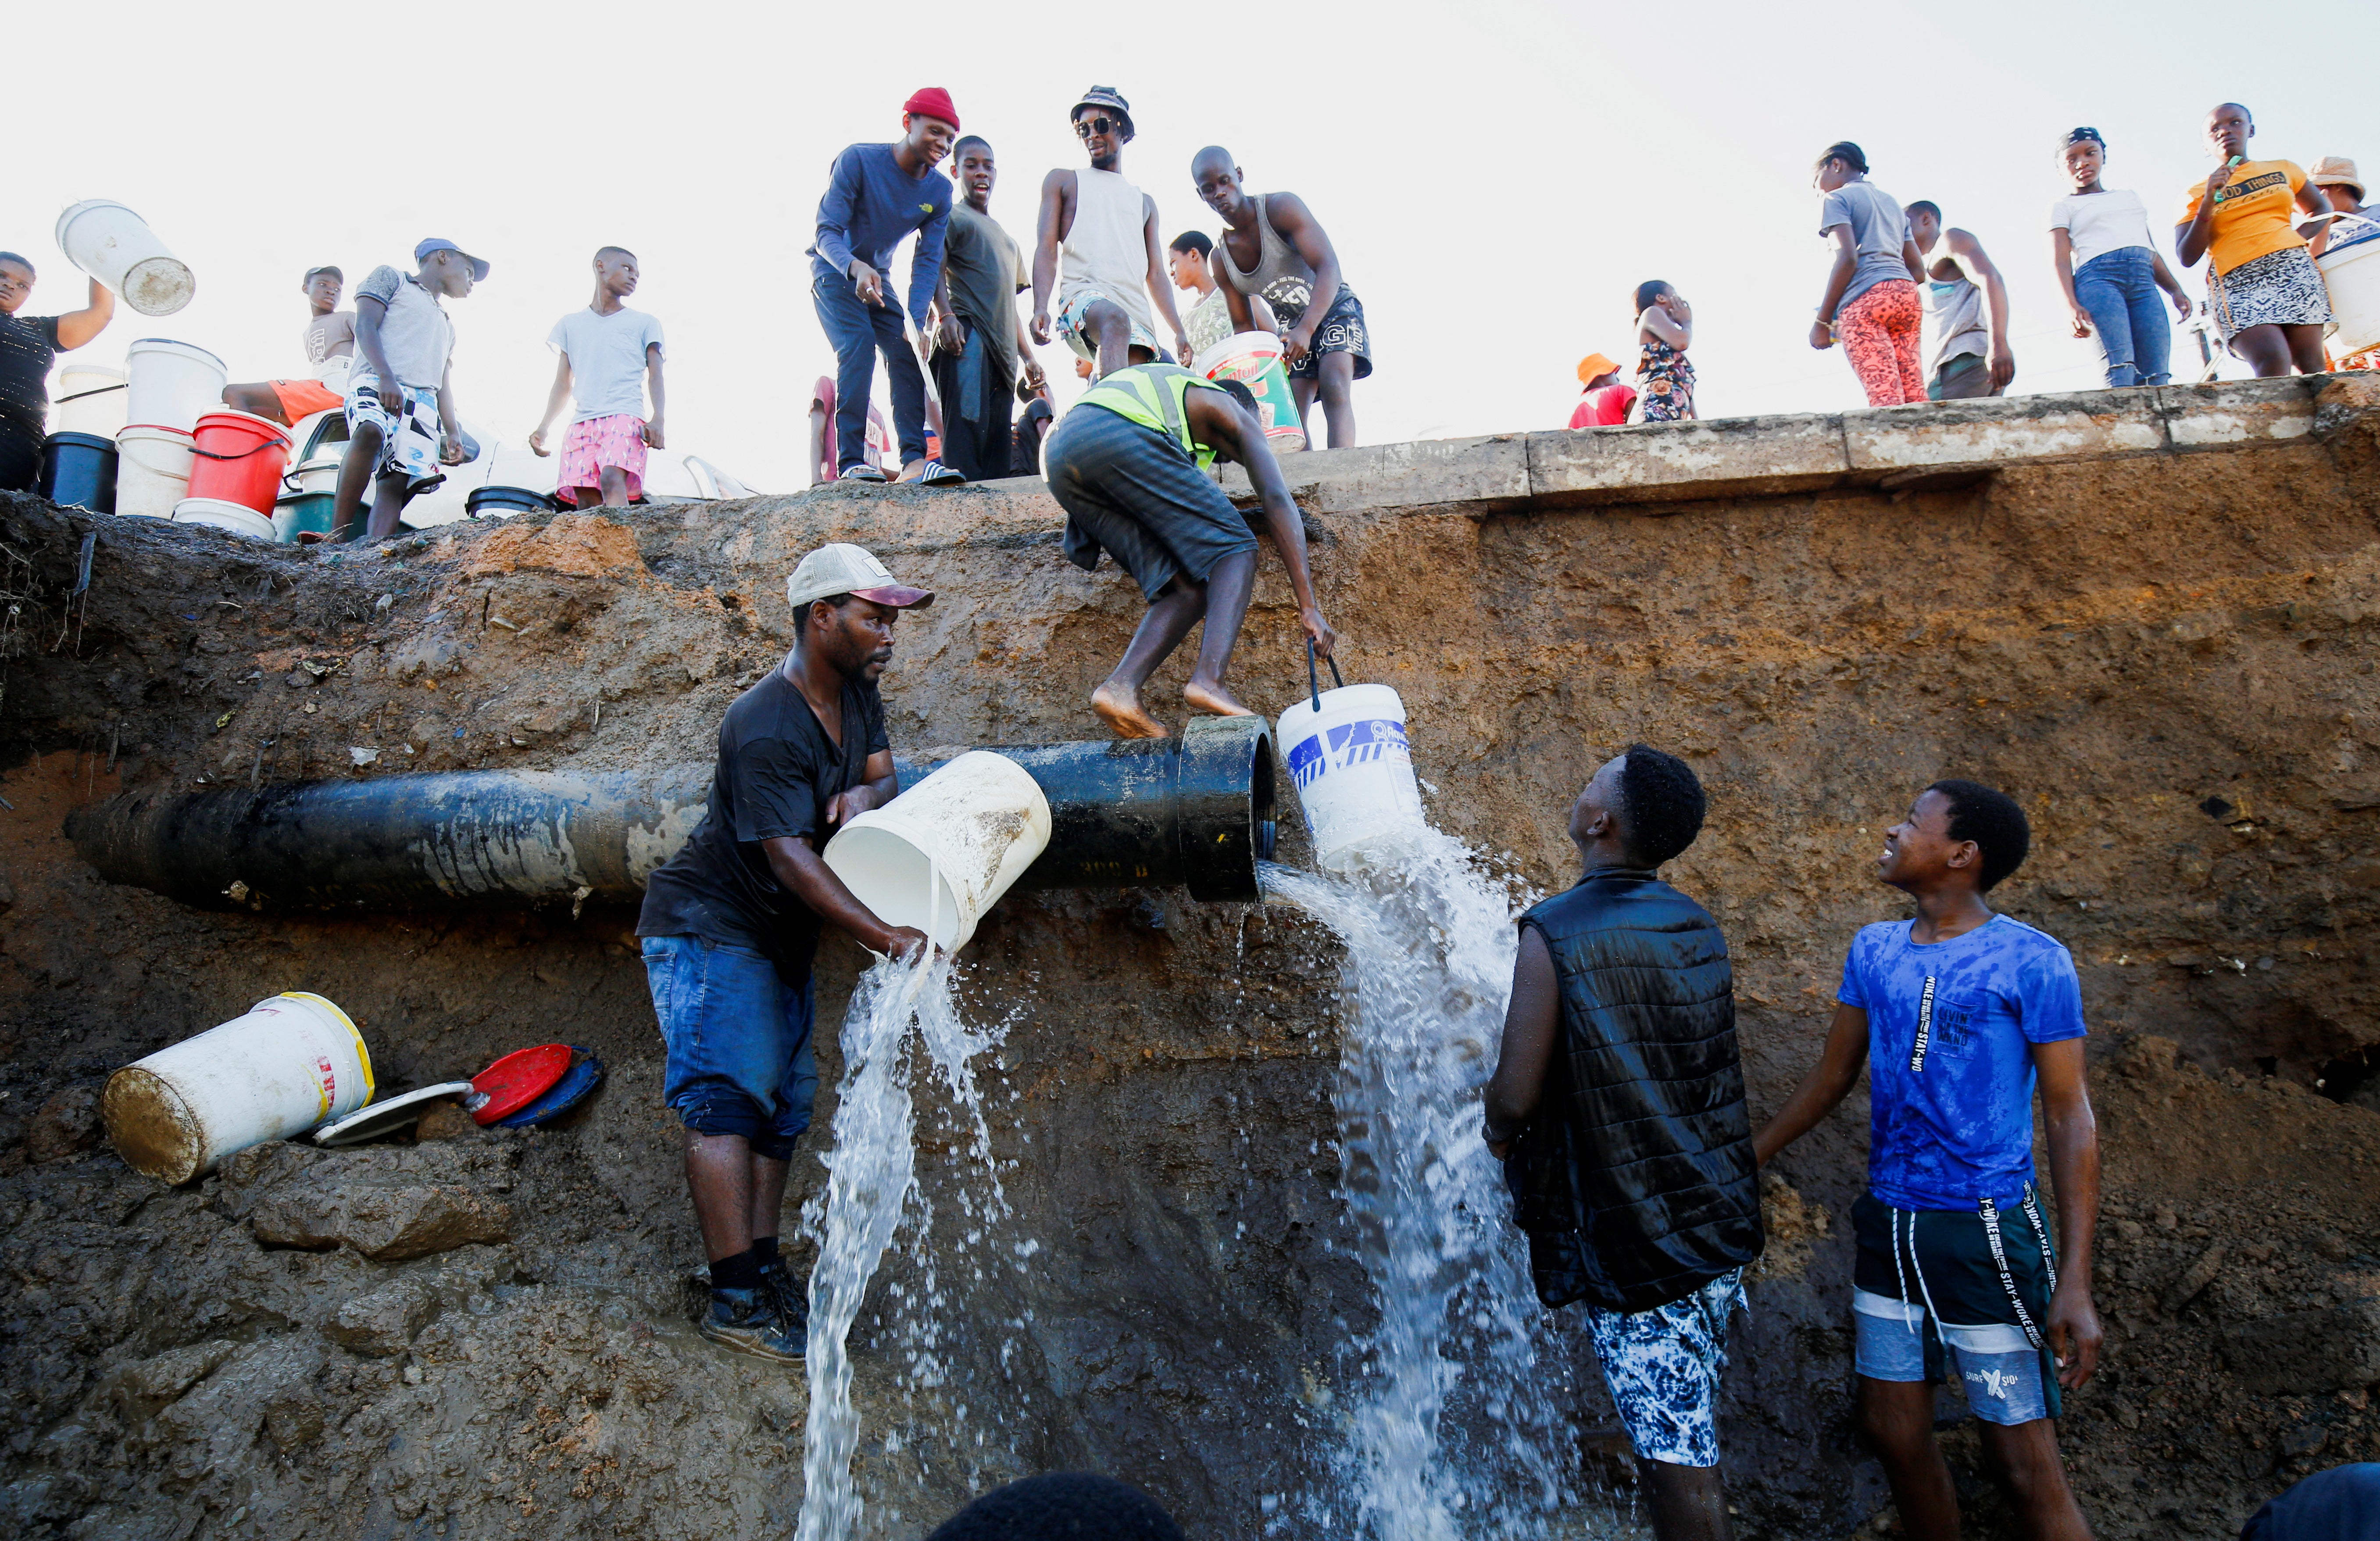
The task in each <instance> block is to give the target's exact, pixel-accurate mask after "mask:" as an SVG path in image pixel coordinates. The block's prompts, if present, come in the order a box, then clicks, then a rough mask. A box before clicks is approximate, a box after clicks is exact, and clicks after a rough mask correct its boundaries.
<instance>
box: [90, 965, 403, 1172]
mask: <svg viewBox="0 0 2380 1541" xmlns="http://www.w3.org/2000/svg"><path fill="white" fill-rule="evenodd" d="M371 1095H372V1066H371V1055H370V1052H369V1051H368V1050H366V1049H365V1048H364V1039H363V1035H362V1034H361V1033H358V1032H357V1031H356V1025H355V1024H354V1023H353V1022H351V1021H349V1020H348V1019H347V1013H345V1012H343V1011H341V1010H339V1008H338V1007H336V1006H334V1005H333V1004H332V1003H331V1002H330V1001H325V1000H324V999H322V997H321V996H319V995H308V994H305V993H303V992H301V991H297V990H292V991H290V992H289V993H288V994H285V995H276V996H273V998H272V999H270V1000H267V1001H258V1002H257V1003H256V1005H255V1007H254V1008H253V1009H251V1010H250V1011H249V1013H248V1014H247V1015H246V1016H239V1017H234V1018H233V1019H232V1020H231V1021H229V1022H226V1023H225V1024H223V1025H221V1026H218V1027H212V1028H209V1029H208V1030H207V1031H206V1032H203V1033H200V1034H199V1035H198V1036H197V1037H188V1038H184V1039H183V1040H182V1041H181V1042H179V1043H177V1044H175V1045H174V1046H173V1047H172V1048H170V1049H161V1050H158V1051H157V1052H156V1053H154V1054H152V1055H150V1056H149V1057H148V1058H147V1059H144V1060H139V1061H136V1062H133V1063H131V1064H128V1065H127V1066H125V1067H124V1068H123V1069H122V1070H119V1071H117V1072H116V1073H115V1074H114V1075H111V1076H109V1077H108V1078H107V1090H106V1092H105V1093H104V1094H103V1096H102V1098H101V1099H100V1110H101V1112H102V1114H103V1116H104V1117H105V1119H106V1120H107V1137H108V1138H109V1139H110V1140H111V1141H113V1142H115V1149H116V1153H117V1154H119V1155H121V1156H122V1157H123V1158H124V1161H125V1164H126V1165H127V1166H129V1167H131V1168H132V1169H133V1170H134V1171H140V1172H145V1173H146V1174H148V1175H149V1176H151V1177H153V1178H155V1179H157V1180H158V1181H159V1182H161V1183H187V1182H188V1181H189V1180H190V1179H192V1178H194V1177H198V1176H200V1175H201V1174H203V1173H205V1172H209V1171H213V1170H214V1167H215V1164H216V1163H217V1162H219V1161H221V1160H222V1159H224V1158H225V1157H226V1156H229V1155H232V1154H234V1153H235V1152H237V1151H242V1150H246V1149H247V1148H248V1147H250V1146H254V1145H262V1144H263V1143H264V1142H265V1141H267V1140H285V1139H287V1138H288V1137H289V1136H290V1135H297V1134H301V1133H303V1132H304V1131H306V1130H308V1129H310V1128H312V1127H313V1126H314V1125H315V1124H318V1123H320V1122H322V1121H323V1120H325V1119H334V1118H339V1117H343V1116H345V1115H346V1114H347V1113H351V1112H353V1111H355V1110H357V1109H358V1108H360V1107H362V1106H363V1105H364V1104H365V1103H367V1102H369V1101H370V1100H371Z"/></svg>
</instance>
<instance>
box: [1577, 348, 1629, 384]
mask: <svg viewBox="0 0 2380 1541" xmlns="http://www.w3.org/2000/svg"><path fill="white" fill-rule="evenodd" d="M1619 368H1620V365H1619V362H1618V361H1617V360H1615V359H1611V358H1605V357H1604V356H1603V355H1602V354H1599V353H1590V354H1588V355H1587V356H1586V357H1585V358H1582V359H1580V360H1579V361H1578V382H1579V383H1580V384H1582V385H1584V384H1585V383H1586V382H1588V381H1590V380H1593V379H1594V378H1595V377H1596V376H1597V375H1602V374H1609V373H1611V372H1612V371H1613V370H1617V369H1619Z"/></svg>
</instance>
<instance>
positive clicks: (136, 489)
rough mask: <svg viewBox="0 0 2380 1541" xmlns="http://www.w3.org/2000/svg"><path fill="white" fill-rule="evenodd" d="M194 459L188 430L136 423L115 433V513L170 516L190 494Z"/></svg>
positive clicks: (161, 517)
mask: <svg viewBox="0 0 2380 1541" xmlns="http://www.w3.org/2000/svg"><path fill="white" fill-rule="evenodd" d="M196 458H197V455H196V454H195V453H194V450H193V444H192V442H191V438H190V435H189V433H188V431H187V430H183V429H174V428H159V427H157V426H155V425H154V424H151V423H135V424H133V425H132V426H131V427H130V428H128V429H126V430H125V431H123V432H121V433H119V434H117V435H116V436H115V512H116V513H118V514H119V515H137V516H140V517H142V518H149V519H170V518H172V517H173V516H174V505H175V504H177V503H180V502H181V501H182V500H183V499H184V498H186V497H188V496H189V492H190V463H191V462H192V461H193V460H195V459H196Z"/></svg>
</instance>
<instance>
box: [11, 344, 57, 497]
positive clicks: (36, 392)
mask: <svg viewBox="0 0 2380 1541" xmlns="http://www.w3.org/2000/svg"><path fill="white" fill-rule="evenodd" d="M58 352H59V348H58V318H57V317H55V316H0V491H11V492H30V491H32V489H33V485H34V483H35V482H37V481H39V480H40V479H41V476H42V435H43V434H45V433H46V432H48V431H49V419H50V366H51V365H52V364H54V363H55V362H56V361H57V357H58Z"/></svg>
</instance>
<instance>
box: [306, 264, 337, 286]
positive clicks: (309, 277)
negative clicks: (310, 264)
mask: <svg viewBox="0 0 2380 1541" xmlns="http://www.w3.org/2000/svg"><path fill="white" fill-rule="evenodd" d="M323 273H329V274H330V275H331V276H332V277H334V278H335V279H337V280H338V281H339V282H340V283H342V284H344V283H346V281H347V275H346V273H341V272H340V271H339V270H338V269H337V268H335V267H334V266H332V265H331V264H330V263H328V262H325V263H323V264H322V266H321V267H319V268H308V269H307V270H306V276H305V277H303V278H301V279H299V280H297V286H298V287H299V288H301V289H302V288H304V287H305V286H306V285H309V284H311V283H312V282H314V280H315V279H317V278H319V277H321V276H322V274H323Z"/></svg>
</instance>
